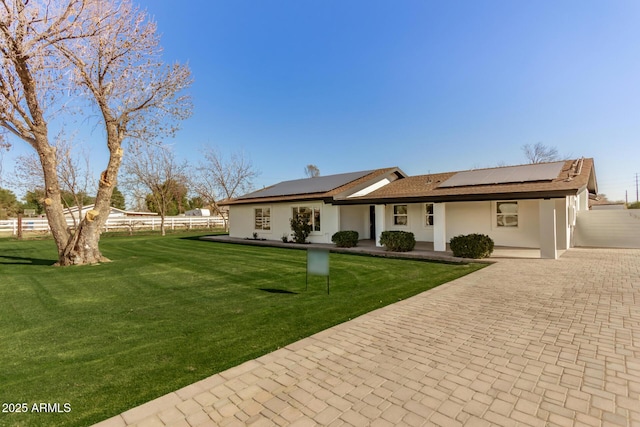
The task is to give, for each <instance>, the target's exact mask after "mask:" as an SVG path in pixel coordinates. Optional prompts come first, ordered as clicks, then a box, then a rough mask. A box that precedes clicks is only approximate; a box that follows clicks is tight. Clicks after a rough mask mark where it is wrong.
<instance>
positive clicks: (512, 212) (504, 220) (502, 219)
mask: <svg viewBox="0 0 640 427" xmlns="http://www.w3.org/2000/svg"><path fill="white" fill-rule="evenodd" d="M496 225H497V226H498V227H517V226H518V202H497V203H496Z"/></svg>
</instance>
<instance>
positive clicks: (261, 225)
mask: <svg viewBox="0 0 640 427" xmlns="http://www.w3.org/2000/svg"><path fill="white" fill-rule="evenodd" d="M254 219H255V229H256V230H271V208H256V209H255V210H254Z"/></svg>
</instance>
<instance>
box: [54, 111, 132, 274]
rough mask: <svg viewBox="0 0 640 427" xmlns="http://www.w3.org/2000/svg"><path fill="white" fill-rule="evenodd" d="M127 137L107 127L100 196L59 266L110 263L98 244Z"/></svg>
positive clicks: (62, 256)
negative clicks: (123, 144) (107, 159)
mask: <svg viewBox="0 0 640 427" xmlns="http://www.w3.org/2000/svg"><path fill="white" fill-rule="evenodd" d="M123 139H124V134H123V133H121V132H119V128H118V126H117V125H116V124H115V123H113V122H112V123H111V126H109V124H108V125H107V141H108V142H109V143H108V144H107V145H108V147H109V153H110V156H109V163H108V165H107V169H106V170H105V171H104V172H102V174H101V175H100V182H99V184H98V194H97V195H96V202H95V205H94V207H93V209H92V210H90V211H88V212H87V213H86V215H85V217H84V218H82V220H81V221H80V224H79V225H78V227H77V228H76V231H75V233H74V234H73V235H72V236H71V238H70V239H68V242H67V244H66V246H65V248H64V250H63V251H61V252H59V254H60V255H59V259H58V265H82V264H97V263H99V262H108V261H109V259H108V258H106V257H104V256H103V255H102V253H101V252H100V247H99V242H100V234H101V233H102V227H103V226H104V224H105V223H106V222H107V218H108V217H109V213H110V212H111V195H112V194H113V188H114V187H115V186H116V184H117V178H118V169H119V168H120V164H121V163H122V148H120V146H121V144H122V140H123Z"/></svg>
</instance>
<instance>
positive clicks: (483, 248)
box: [449, 233, 493, 258]
mask: <svg viewBox="0 0 640 427" xmlns="http://www.w3.org/2000/svg"><path fill="white" fill-rule="evenodd" d="M449 246H450V247H451V250H452V251H453V256H457V257H461V258H487V257H488V256H489V255H491V253H492V252H493V240H491V237H489V236H487V235H486V234H475V233H474V234H467V235H461V236H456V237H453V238H452V239H451V242H449Z"/></svg>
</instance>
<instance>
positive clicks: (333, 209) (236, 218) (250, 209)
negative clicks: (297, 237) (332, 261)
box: [229, 201, 340, 243]
mask: <svg viewBox="0 0 640 427" xmlns="http://www.w3.org/2000/svg"><path fill="white" fill-rule="evenodd" d="M295 206H304V207H310V208H320V231H312V232H311V234H310V235H309V238H308V239H307V240H308V241H309V242H312V243H331V236H333V234H334V233H335V232H336V231H338V224H339V221H340V219H339V218H340V211H339V208H338V207H337V206H332V205H327V204H325V203H324V202H321V201H314V202H299V203H289V202H287V203H265V204H251V205H231V206H229V236H230V237H236V238H241V239H242V238H247V237H248V238H252V237H253V233H258V238H260V239H267V240H281V239H282V236H283V235H287V236H289V237H290V236H291V224H290V223H289V220H290V219H291V217H292V212H291V210H292V208H293V207H295ZM256 208H270V209H271V230H256V229H255V211H254V209H256Z"/></svg>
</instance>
